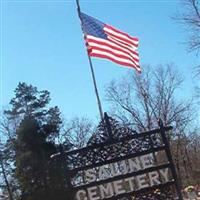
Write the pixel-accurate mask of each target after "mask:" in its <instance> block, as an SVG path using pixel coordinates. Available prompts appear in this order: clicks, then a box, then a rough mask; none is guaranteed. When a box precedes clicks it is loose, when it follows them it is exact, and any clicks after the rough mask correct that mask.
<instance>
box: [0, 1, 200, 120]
mask: <svg viewBox="0 0 200 200" xmlns="http://www.w3.org/2000/svg"><path fill="white" fill-rule="evenodd" d="M80 4H81V8H82V11H84V12H85V13H87V14H88V15H91V16H93V17H95V18H97V19H99V20H101V21H103V22H105V23H107V24H110V25H113V26H115V27H117V28H119V29H121V30H123V31H125V32H127V33H129V34H130V35H132V36H137V37H138V38H139V40H140V47H139V53H140V63H141V65H145V64H150V65H153V66H155V65H159V64H163V65H164V64H166V63H171V62H173V63H175V65H176V66H177V69H178V70H179V71H180V72H181V73H182V74H183V75H184V77H185V78H186V82H185V85H184V91H183V97H184V95H185V98H187V96H190V95H191V94H192V89H191V88H192V87H193V85H194V84H195V82H196V81H197V80H195V81H193V75H194V74H193V73H192V67H193V66H195V65H197V63H198V60H197V57H196V56H195V54H192V53H190V54H189V53H188V52H187V46H186V45H185V44H184V41H185V40H186V38H187V32H186V31H185V30H184V29H183V27H181V26H180V25H179V24H177V23H176V22H175V21H173V20H172V19H171V17H172V16H173V15H174V14H175V13H176V12H177V9H178V8H179V7H180V1H175V0H174V1H172V0H171V1H161V0H160V1H151V0H149V1H134V0H133V1H126V0H124V1H117V0H116V1H101V0H88V1H84V0H82V1H81V0H80ZM92 60H93V64H94V68H95V73H96V79H97V83H98V88H99V93H100V97H101V99H102V104H103V108H104V111H107V110H108V109H109V107H108V104H107V103H106V102H105V100H104V96H105V93H104V88H105V85H106V84H108V83H109V82H110V81H111V80H112V79H118V78H119V77H121V76H124V75H126V74H127V73H135V71H133V70H129V69H128V68H124V67H120V66H119V65H117V64H115V63H112V62H110V61H107V60H103V59H97V58H94V59H92ZM143 70H145V69H144V68H143ZM20 81H21V82H26V83H28V84H32V85H34V86H37V87H38V89H39V90H43V89H46V90H49V91H50V92H51V98H52V101H51V105H58V106H59V107H60V109H61V111H62V113H63V115H64V116H65V118H67V119H69V118H71V117H74V116H87V117H89V118H93V119H96V118H97V117H98V109H97V104H96V98H95V94H94V88H93V85H92V79H91V74H90V69H89V64H88V59H87V55H86V50H85V46H84V41H83V38H82V33H81V29H80V22H79V19H78V16H77V12H76V4H75V0H74V1H59V0H58V1H45V0H41V1H37V0H36V1H28V0H26V1H17V0H16V1H14V0H12V1H9V0H6V1H4V0H2V2H1V105H2V106H3V107H7V106H8V103H9V101H10V99H11V98H12V97H13V95H14V89H15V88H16V86H17V84H18V82H20Z"/></svg>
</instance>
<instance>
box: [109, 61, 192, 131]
mask: <svg viewBox="0 0 200 200" xmlns="http://www.w3.org/2000/svg"><path fill="white" fill-rule="evenodd" d="M146 69H147V70H146V72H145V73H143V74H142V75H129V76H128V77H126V78H123V79H122V80H121V81H120V82H116V81H112V82H111V83H110V85H109V86H108V87H107V90H106V99H107V101H108V102H110V103H111V105H112V110H113V113H114V115H115V116H116V117H117V118H118V119H120V120H121V121H123V122H124V123H125V124H129V125H133V126H134V128H135V129H136V130H137V131H145V130H149V129H152V128H154V126H155V125H157V120H158V119H159V118H161V119H162V120H163V123H164V125H169V124H171V125H172V124H173V125H176V126H177V125H179V126H181V125H182V126H181V127H182V128H185V126H184V125H185V124H186V122H189V121H190V120H191V119H192V115H191V101H188V102H187V101H186V100H185V99H184V101H181V100H178V99H177V98H176V95H177V90H178V89H180V87H181V84H182V81H183V80H182V78H181V76H180V75H179V74H178V73H177V72H175V71H173V70H172V69H174V66H173V65H172V64H171V65H167V67H163V66H160V67H159V68H157V69H156V70H150V68H148V67H146Z"/></svg>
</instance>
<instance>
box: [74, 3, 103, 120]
mask: <svg viewBox="0 0 200 200" xmlns="http://www.w3.org/2000/svg"><path fill="white" fill-rule="evenodd" d="M76 5H77V11H78V16H79V18H80V20H81V28H82V19H81V10H80V5H79V0H76ZM82 31H83V28H82ZM83 33H84V32H83ZM87 55H88V54H87ZM88 60H89V64H90V70H91V73H92V80H93V84H94V89H95V94H96V98H97V103H98V107H99V114H100V117H101V120H103V111H102V106H101V101H100V98H99V93H98V89H97V83H96V79H95V74H94V68H93V65H92V60H91V58H90V56H89V55H88Z"/></svg>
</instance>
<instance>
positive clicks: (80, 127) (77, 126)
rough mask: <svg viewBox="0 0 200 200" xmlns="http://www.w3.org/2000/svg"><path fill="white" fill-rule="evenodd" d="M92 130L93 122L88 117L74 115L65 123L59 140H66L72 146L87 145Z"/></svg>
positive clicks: (80, 146)
mask: <svg viewBox="0 0 200 200" xmlns="http://www.w3.org/2000/svg"><path fill="white" fill-rule="evenodd" d="M92 131H93V124H92V122H91V121H90V120H89V119H87V118H78V117H75V118H73V119H72V120H70V121H69V122H67V123H66V124H65V126H64V133H63V134H62V138H61V140H63V141H65V140H68V141H69V142H70V143H71V144H72V145H73V147H75V148H82V147H85V146H86V145H87V142H88V140H89V138H90V137H91V135H92Z"/></svg>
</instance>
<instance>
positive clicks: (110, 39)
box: [108, 36, 138, 54]
mask: <svg viewBox="0 0 200 200" xmlns="http://www.w3.org/2000/svg"><path fill="white" fill-rule="evenodd" d="M108 39H109V41H111V42H113V43H115V44H116V45H118V46H120V47H121V48H123V49H127V50H129V51H131V52H135V53H136V54H138V53H137V51H136V50H137V48H135V47H134V48H133V47H132V48H131V47H130V46H127V45H125V44H123V43H122V42H119V41H117V40H116V39H115V38H113V37H111V36H108Z"/></svg>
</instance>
